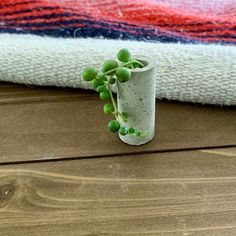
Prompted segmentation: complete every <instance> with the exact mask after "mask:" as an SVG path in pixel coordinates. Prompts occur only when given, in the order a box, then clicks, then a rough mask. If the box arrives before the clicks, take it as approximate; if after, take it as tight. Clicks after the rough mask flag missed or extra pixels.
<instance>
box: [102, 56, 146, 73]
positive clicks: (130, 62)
mask: <svg viewBox="0 0 236 236" xmlns="http://www.w3.org/2000/svg"><path fill="white" fill-rule="evenodd" d="M133 62H136V63H138V64H139V65H141V66H143V67H144V64H143V63H141V62H140V61H138V60H132V61H129V62H126V63H124V64H122V65H121V66H122V67H123V66H127V65H129V64H132V63H133ZM121 66H118V67H116V68H114V69H112V70H109V71H107V72H105V73H103V74H104V75H107V74H109V73H111V72H115V71H116V70H117V68H119V67H121Z"/></svg>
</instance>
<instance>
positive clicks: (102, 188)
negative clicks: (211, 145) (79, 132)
mask: <svg viewBox="0 0 236 236" xmlns="http://www.w3.org/2000/svg"><path fill="white" fill-rule="evenodd" d="M208 151H212V153H206V152H205V150H199V151H188V152H172V153H159V154H145V155H131V156H122V157H110V158H95V159H80V160H74V161H57V162H46V163H36V164H32V163H31V164H20V165H19V164H18V165H9V166H6V165H5V166H0V183H1V184H0V232H1V235H17V236H21V235H22V236H23V235H24V236H27V235H47V236H50V235H57V236H60V235H158V236H159V235H163V236H170V235H194V236H196V235H199V236H202V235H203V236H204V235H214V236H218V235H219V236H226V235H235V234H236V204H235V203H236V195H235V188H236V149H227V151H225V152H227V153H228V152H230V153H231V155H222V154H215V153H213V152H214V151H218V150H208ZM221 152H224V150H221Z"/></svg>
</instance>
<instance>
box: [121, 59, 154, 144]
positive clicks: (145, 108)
mask: <svg viewBox="0 0 236 236" xmlns="http://www.w3.org/2000/svg"><path fill="white" fill-rule="evenodd" d="M135 58H137V59H138V60H139V61H141V62H142V63H143V64H146V66H145V67H143V68H141V69H140V68H139V69H132V70H131V73H132V76H131V79H130V80H129V81H127V82H126V83H117V103H118V109H119V111H121V112H126V113H127V114H128V115H129V118H128V122H127V123H126V126H127V127H129V128H130V127H134V128H137V129H140V130H141V131H147V132H148V134H147V136H144V137H137V136H133V135H126V136H122V135H120V134H119V137H120V139H121V140H122V141H123V142H125V143H127V144H130V145H142V144H145V143H147V142H149V141H150V140H152V139H153V137H154V133H155V108H156V106H155V102H156V95H155V94H156V64H155V61H154V60H152V58H149V57H146V56H135ZM120 121H121V122H122V120H121V119H120Z"/></svg>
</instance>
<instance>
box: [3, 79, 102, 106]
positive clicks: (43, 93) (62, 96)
mask: <svg viewBox="0 0 236 236" xmlns="http://www.w3.org/2000/svg"><path fill="white" fill-rule="evenodd" d="M96 95H97V94H96V93H95V92H91V91H90V90H82V89H75V88H57V87H49V86H44V87H39V86H32V85H30V86H26V85H20V84H13V83H4V82H0V105H4V104H18V103H34V102H36V103H37V102H50V101H71V100H90V99H93V100H94V99H98V98H97V96H96Z"/></svg>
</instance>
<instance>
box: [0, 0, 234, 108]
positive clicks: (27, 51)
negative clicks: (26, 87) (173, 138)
mask: <svg viewBox="0 0 236 236" xmlns="http://www.w3.org/2000/svg"><path fill="white" fill-rule="evenodd" d="M235 46H236V2H235V0H110V1H107V0H0V65H1V66H0V80H2V81H10V82H17V83H24V84H35V85H54V86H63V87H67V86H69V87H80V88H90V87H89V86H88V84H86V83H84V81H82V80H81V77H80V75H81V71H82V69H83V68H84V67H85V66H88V65H91V64H92V65H94V66H100V63H101V61H102V60H104V59H107V58H110V57H114V56H115V54H116V52H117V51H118V50H119V49H121V48H123V47H127V48H129V49H130V50H131V52H132V53H134V54H141V55H150V54H151V56H152V57H153V58H154V60H156V61H157V65H158V76H157V83H156V84H157V94H156V96H157V97H158V98H160V99H161V98H166V99H170V100H171V99H174V100H179V101H189V102H198V103H208V104H221V105H236V47H235Z"/></svg>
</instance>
